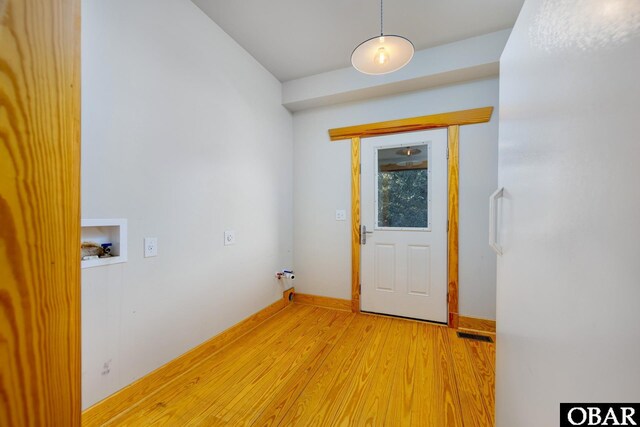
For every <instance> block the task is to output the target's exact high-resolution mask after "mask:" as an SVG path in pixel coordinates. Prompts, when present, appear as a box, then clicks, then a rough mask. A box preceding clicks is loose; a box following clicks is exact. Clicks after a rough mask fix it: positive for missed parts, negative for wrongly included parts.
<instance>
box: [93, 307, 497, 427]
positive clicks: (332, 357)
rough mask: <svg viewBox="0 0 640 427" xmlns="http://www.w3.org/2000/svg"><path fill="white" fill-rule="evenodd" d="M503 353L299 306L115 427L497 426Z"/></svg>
mask: <svg viewBox="0 0 640 427" xmlns="http://www.w3.org/2000/svg"><path fill="white" fill-rule="evenodd" d="M494 376H495V345H494V344H487V343H482V342H477V341H469V340H463V339H459V338H458V337H457V336H456V334H455V331H452V330H450V329H448V328H445V327H440V326H435V325H431V324H427V323H423V322H417V321H408V320H404V319H397V318H391V317H384V316H369V315H363V314H358V313H351V312H348V311H341V310H334V309H330V308H322V307H314V306H307V305H299V304H292V305H291V306H290V307H287V308H286V309H284V310H282V311H281V312H279V313H278V314H276V315H275V316H273V317H272V318H270V319H268V320H267V321H265V322H264V323H262V324H260V325H258V326H257V327H256V328H255V330H253V331H251V332H250V333H249V334H247V335H245V336H243V337H242V338H241V339H239V340H236V341H234V342H233V343H231V344H229V345H228V346H226V347H224V348H222V349H220V350H218V351H216V352H215V353H213V354H211V355H210V356H208V357H207V358H206V359H204V360H203V361H202V362H201V363H199V364H196V365H194V366H193V367H191V368H190V369H187V370H186V371H185V372H183V373H181V374H180V375H178V376H177V377H176V378H174V379H173V380H171V381H169V382H167V383H166V384H158V389H157V390H153V391H151V392H150V393H149V394H148V395H145V396H144V398H143V399H141V400H139V401H137V402H133V403H132V404H130V405H129V406H127V407H124V408H122V405H124V404H123V403H118V402H115V403H114V405H113V407H114V408H115V407H121V408H122V410H121V411H120V412H118V413H115V414H112V415H111V416H110V417H109V418H108V419H103V420H101V421H100V422H97V421H96V420H93V422H92V423H91V424H87V425H111V426H116V425H117V426H129V425H131V426H150V425H153V426H162V425H166V426H223V425H225V426H226V425H228V426H249V425H255V426H276V425H281V426H289V425H300V426H305V427H306V426H316V425H323V426H379V425H388V426H396V425H398V426H405V425H407V426H408V425H414V426H434V427H441V426H442V427H449V426H463V425H464V426H490V425H493V422H494V415H493V412H494V403H495V402H494V401H495V397H494V396H495V395H494V387H495V378H494Z"/></svg>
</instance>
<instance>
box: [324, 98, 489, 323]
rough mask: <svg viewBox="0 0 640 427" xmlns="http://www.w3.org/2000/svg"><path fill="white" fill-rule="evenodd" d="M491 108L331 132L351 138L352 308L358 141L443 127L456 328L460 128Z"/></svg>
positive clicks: (356, 285) (356, 306)
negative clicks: (444, 129)
mask: <svg viewBox="0 0 640 427" xmlns="http://www.w3.org/2000/svg"><path fill="white" fill-rule="evenodd" d="M492 113H493V107H483V108H475V109H471V110H462V111H453V112H449V113H442V114H433V115H429V116H421V117H413V118H409V119H401V120H390V121H386V122H377V123H370V124H366V125H359V126H350V127H346V128H337V129H330V130H329V136H330V138H331V140H332V141H337V140H342V139H349V138H351V309H352V311H353V312H355V313H359V312H360V151H361V145H362V144H361V142H362V141H361V138H365V137H372V136H380V135H389V134H394V133H402V132H413V131H418V130H425V129H435V128H443V127H446V128H447V130H448V142H447V144H448V150H449V159H448V186H449V189H448V209H449V212H448V219H449V230H448V231H449V232H448V249H447V253H448V261H447V264H448V265H447V272H448V284H447V290H448V298H447V305H448V311H449V319H448V322H447V323H448V325H449V327H451V328H457V327H458V299H459V290H458V287H459V286H458V217H459V211H458V209H459V206H458V199H459V170H460V157H459V145H460V142H459V140H460V126H461V125H468V124H477V123H486V122H488V121H489V120H490V119H491V115H492Z"/></svg>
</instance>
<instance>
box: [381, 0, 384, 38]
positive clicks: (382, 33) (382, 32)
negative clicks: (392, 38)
mask: <svg viewBox="0 0 640 427" xmlns="http://www.w3.org/2000/svg"><path fill="white" fill-rule="evenodd" d="M383 16H384V15H383V14H382V0H380V36H383V35H384V31H382V30H383V26H382V22H383Z"/></svg>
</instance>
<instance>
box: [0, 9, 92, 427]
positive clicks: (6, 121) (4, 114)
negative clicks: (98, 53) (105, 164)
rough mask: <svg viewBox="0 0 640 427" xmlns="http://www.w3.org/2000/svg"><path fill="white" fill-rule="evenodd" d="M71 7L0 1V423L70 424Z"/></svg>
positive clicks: (76, 356) (76, 281) (75, 36)
mask: <svg viewBox="0 0 640 427" xmlns="http://www.w3.org/2000/svg"><path fill="white" fill-rule="evenodd" d="M80 336H81V334H80V1H79V0H48V1H44V2H43V1H33V0H0V349H1V350H0V353H1V356H0V396H1V398H0V425H3V426H40V425H56V426H57V425H60V426H70V427H74V426H79V425H80V411H81V407H80V400H81V393H80V383H81V369H80Z"/></svg>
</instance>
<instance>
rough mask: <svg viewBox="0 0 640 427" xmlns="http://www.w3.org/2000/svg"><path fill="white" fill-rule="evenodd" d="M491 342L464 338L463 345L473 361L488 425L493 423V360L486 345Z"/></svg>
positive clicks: (494, 386) (494, 387)
mask: <svg viewBox="0 0 640 427" xmlns="http://www.w3.org/2000/svg"><path fill="white" fill-rule="evenodd" d="M490 346H493V344H488V343H483V342H480V341H472V340H465V347H466V349H467V352H468V354H469V359H470V360H471V363H473V368H474V369H473V372H474V374H475V377H476V380H477V381H478V384H479V386H480V390H481V391H482V396H483V401H484V404H485V408H486V409H487V415H488V416H489V418H490V421H491V423H490V425H494V424H495V420H494V418H495V414H494V410H493V408H495V389H496V384H495V377H496V375H495V366H494V363H495V362H494V361H493V360H491V359H489V355H488V352H487V349H488V347H490Z"/></svg>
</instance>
